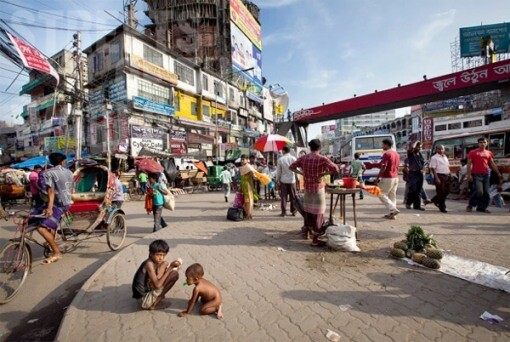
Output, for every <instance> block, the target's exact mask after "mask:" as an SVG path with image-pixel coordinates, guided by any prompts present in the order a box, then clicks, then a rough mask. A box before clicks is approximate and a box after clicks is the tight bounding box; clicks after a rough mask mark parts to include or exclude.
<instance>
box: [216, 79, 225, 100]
mask: <svg viewBox="0 0 510 342" xmlns="http://www.w3.org/2000/svg"><path fill="white" fill-rule="evenodd" d="M214 94H216V95H217V96H219V97H223V87H222V86H221V83H220V82H219V81H214Z"/></svg>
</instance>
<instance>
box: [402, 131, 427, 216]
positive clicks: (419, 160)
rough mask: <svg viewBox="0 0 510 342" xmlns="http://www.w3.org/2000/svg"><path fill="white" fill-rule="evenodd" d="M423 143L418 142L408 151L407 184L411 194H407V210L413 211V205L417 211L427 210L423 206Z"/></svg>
mask: <svg viewBox="0 0 510 342" xmlns="http://www.w3.org/2000/svg"><path fill="white" fill-rule="evenodd" d="M420 151H421V143H420V142H419V141H416V142H415V143H414V144H413V147H412V148H411V149H410V150H409V151H407V165H409V172H408V176H407V184H409V192H408V194H407V202H406V208H407V209H411V205H412V206H413V208H414V209H416V210H425V209H424V208H423V207H422V206H421V198H420V196H421V191H422V189H423V166H424V165H425V159H424V158H423V155H422V154H421V152H420Z"/></svg>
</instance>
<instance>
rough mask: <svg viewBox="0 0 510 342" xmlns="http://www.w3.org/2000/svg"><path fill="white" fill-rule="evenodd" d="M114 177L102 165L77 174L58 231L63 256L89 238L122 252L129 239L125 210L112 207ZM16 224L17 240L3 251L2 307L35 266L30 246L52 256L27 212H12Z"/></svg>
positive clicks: (0, 276)
mask: <svg viewBox="0 0 510 342" xmlns="http://www.w3.org/2000/svg"><path fill="white" fill-rule="evenodd" d="M114 177H115V175H114V174H113V173H111V172H109V171H108V169H107V168H106V167H104V166H101V165H95V166H84V167H79V168H78V169H77V170H76V172H75V173H74V180H75V189H74V193H73V194H72V199H73V202H74V203H73V204H72V205H71V207H70V208H69V211H68V212H66V213H65V214H64V215H63V216H62V219H61V221H60V225H59V228H58V229H57V230H56V231H55V242H56V243H57V245H58V246H59V248H60V249H61V252H62V253H67V252H70V251H72V250H74V249H75V248H76V246H77V245H78V244H79V243H80V242H82V241H84V240H87V239H89V238H93V237H98V236H103V235H106V242H107V243H108V246H109V247H110V249H111V250H112V251H114V250H117V249H119V248H120V247H121V246H122V244H123V243H124V240H125V238H126V233H127V225H126V218H125V214H124V212H123V211H122V209H120V208H117V207H116V206H115V205H112V198H113V195H114V192H115V178H114ZM9 216H10V217H12V219H13V221H14V223H15V224H16V225H17V228H16V232H15V235H14V238H13V239H11V240H10V241H9V242H8V243H7V244H6V245H5V246H4V247H3V248H2V249H1V250H0V304H3V303H7V302H9V301H10V300H12V299H13V298H14V296H16V294H17V293H18V292H19V290H20V289H21V287H22V286H23V283H24V282H25V280H26V278H27V276H28V274H29V272H30V268H31V267H32V250H31V246H30V242H31V243H35V244H37V245H39V246H41V247H43V248H44V256H45V257H49V256H50V255H51V253H52V251H51V248H50V247H49V245H48V244H47V243H46V242H43V243H41V242H40V241H38V240H40V239H36V237H37V238H38V233H35V236H33V234H34V230H36V229H37V226H32V225H29V223H28V222H29V219H30V218H41V217H42V216H36V215H31V214H30V213H29V212H28V211H18V212H10V213H9Z"/></svg>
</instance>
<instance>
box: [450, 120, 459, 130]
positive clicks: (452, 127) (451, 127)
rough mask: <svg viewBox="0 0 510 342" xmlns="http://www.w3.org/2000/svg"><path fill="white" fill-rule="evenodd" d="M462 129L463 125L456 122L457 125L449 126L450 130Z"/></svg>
mask: <svg viewBox="0 0 510 342" xmlns="http://www.w3.org/2000/svg"><path fill="white" fill-rule="evenodd" d="M461 128H462V124H461V123H460V122H455V123H451V124H448V129H449V130H450V129H461Z"/></svg>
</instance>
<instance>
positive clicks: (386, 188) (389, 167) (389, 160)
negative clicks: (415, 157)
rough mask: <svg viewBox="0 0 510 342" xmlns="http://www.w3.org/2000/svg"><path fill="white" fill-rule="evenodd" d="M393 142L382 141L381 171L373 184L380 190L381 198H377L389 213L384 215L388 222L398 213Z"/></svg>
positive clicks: (398, 157)
mask: <svg viewBox="0 0 510 342" xmlns="http://www.w3.org/2000/svg"><path fill="white" fill-rule="evenodd" d="M392 146H393V141H392V140H391V139H384V140H383V141H382V148H383V150H384V155H383V157H382V159H381V169H380V171H379V174H378V175H377V179H376V180H375V184H376V185H379V187H380V188H381V192H382V196H381V197H379V199H380V200H381V202H383V204H384V205H385V206H386V208H388V210H389V211H390V212H389V213H388V214H386V215H384V217H385V218H387V219H389V220H393V219H395V216H397V215H398V214H399V213H400V211H399V210H398V209H397V188H398V165H399V164H400V156H399V154H398V153H397V152H396V151H394V150H392V149H391V147H392Z"/></svg>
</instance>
